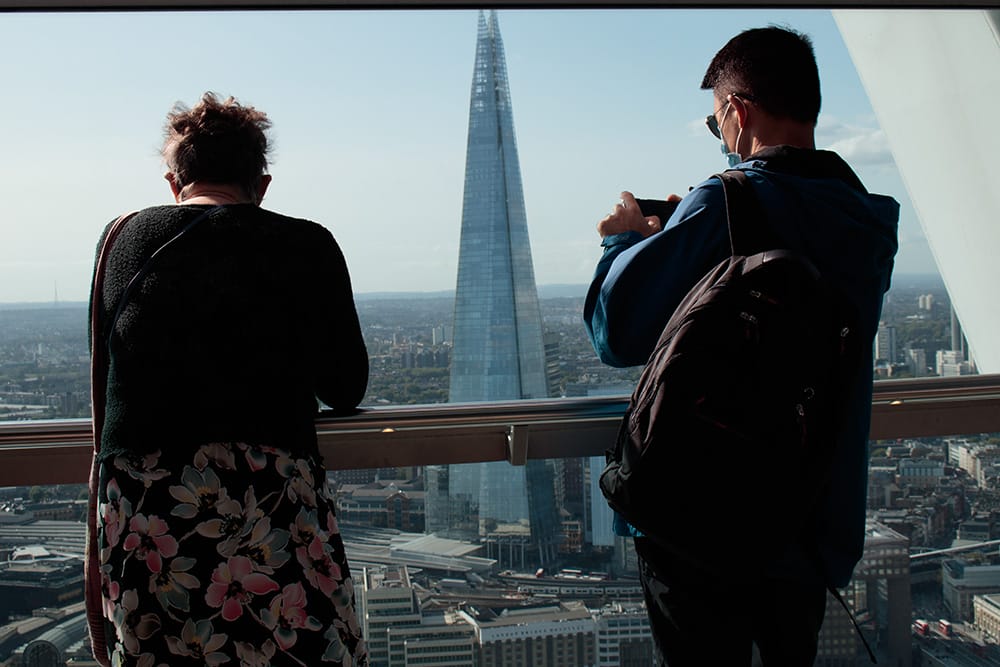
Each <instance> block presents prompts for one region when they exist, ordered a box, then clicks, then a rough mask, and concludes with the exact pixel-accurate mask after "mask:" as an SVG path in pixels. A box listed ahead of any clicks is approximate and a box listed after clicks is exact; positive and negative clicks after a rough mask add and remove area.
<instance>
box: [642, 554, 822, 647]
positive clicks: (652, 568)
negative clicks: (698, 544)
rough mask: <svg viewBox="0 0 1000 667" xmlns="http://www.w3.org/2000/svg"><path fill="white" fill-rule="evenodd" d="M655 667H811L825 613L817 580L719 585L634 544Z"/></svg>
mask: <svg viewBox="0 0 1000 667" xmlns="http://www.w3.org/2000/svg"><path fill="white" fill-rule="evenodd" d="M636 552H637V553H638V555H639V573H640V576H641V579H642V589H643V594H644V597H645V600H646V609H647V612H648V614H649V621H650V625H651V629H652V633H653V639H654V642H655V647H656V649H657V653H658V655H657V662H656V664H657V665H660V666H663V665H669V667H689V666H699V667H703V666H704V665H726V666H727V667H728V666H734V667H735V666H743V665H749V664H750V662H751V658H752V655H753V644H754V643H756V644H757V649H758V651H759V652H760V656H761V660H762V662H763V664H764V665H765V666H766V667H771V666H775V667H779V666H780V667H800V666H801V667H812V665H813V663H814V662H815V659H816V642H817V635H818V634H819V629H820V627H821V626H822V624H823V616H824V613H825V612H826V587H825V586H824V585H823V583H822V581H821V580H820V579H819V578H818V577H816V578H806V579H781V578H761V579H759V580H757V581H746V582H742V581H741V582H735V583H734V582H732V581H719V579H718V578H717V577H714V576H712V575H711V574H708V573H705V572H698V571H697V570H696V569H694V568H693V567H692V565H691V564H689V563H686V562H681V561H679V560H678V559H676V558H674V557H671V556H670V555H668V554H666V553H664V552H663V551H662V550H661V549H658V548H656V547H654V546H653V545H652V544H650V543H649V541H648V540H647V539H646V538H642V537H638V538H636Z"/></svg>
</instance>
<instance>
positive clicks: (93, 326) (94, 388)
mask: <svg viewBox="0 0 1000 667" xmlns="http://www.w3.org/2000/svg"><path fill="white" fill-rule="evenodd" d="M136 213H138V211H132V212H131V213H125V214H123V215H121V216H119V217H118V219H117V220H115V221H114V222H112V223H111V225H110V226H109V227H108V231H107V233H106V234H105V235H104V241H103V242H102V243H101V249H100V250H99V251H98V253H97V262H96V264H95V266H94V282H93V284H92V285H91V288H90V405H91V418H92V422H93V431H94V451H95V452H96V451H98V450H99V449H100V448H101V432H102V431H103V430H104V398H105V394H106V393H107V383H108V356H107V347H106V346H104V345H101V344H100V342H101V334H102V333H103V331H104V327H103V326H102V322H103V319H102V318H101V312H102V310H103V309H102V308H101V306H102V302H103V291H104V274H105V272H106V271H107V264H108V257H109V256H110V255H111V248H112V246H114V244H115V240H117V238H118V235H119V234H120V233H121V231H122V229H124V228H125V224H126V223H127V222H128V221H129V220H131V219H132V218H133V217H134V216H135V214H136Z"/></svg>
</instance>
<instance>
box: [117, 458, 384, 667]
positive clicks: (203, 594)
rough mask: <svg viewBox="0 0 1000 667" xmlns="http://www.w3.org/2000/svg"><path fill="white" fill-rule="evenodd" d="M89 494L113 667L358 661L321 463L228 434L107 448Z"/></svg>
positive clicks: (349, 588)
mask: <svg viewBox="0 0 1000 667" xmlns="http://www.w3.org/2000/svg"><path fill="white" fill-rule="evenodd" d="M169 458H177V457H175V456H174V457H169ZM98 498H99V505H98V526H97V529H98V535H97V539H98V545H99V548H100V558H101V579H102V588H103V599H104V617H105V619H106V628H107V631H106V634H107V637H108V650H109V652H110V653H111V656H110V657H111V662H112V665H115V666H117V665H136V666H138V667H155V666H158V665H170V666H171V667H176V666H181V665H209V666H215V665H223V664H225V665H227V666H232V667H236V666H237V665H238V666H239V667H244V666H246V667H265V666H267V665H274V666H278V665H296V666H299V665H309V666H313V665H331V666H333V667H337V666H343V667H347V666H351V667H358V666H362V667H363V666H365V665H367V664H368V657H367V649H366V646H365V642H364V639H363V638H362V637H361V628H360V626H359V624H358V618H357V616H356V614H355V611H354V586H353V582H352V581H351V577H350V572H349V570H348V567H347V558H346V556H345V554H344V545H343V542H342V540H341V538H340V532H339V530H338V528H337V519H336V517H335V515H334V504H333V499H332V497H331V495H330V492H329V489H328V487H327V484H326V473H325V470H324V468H323V466H322V465H321V464H320V463H319V462H318V461H317V460H315V459H313V458H312V457H308V456H307V457H304V458H296V457H293V456H291V455H290V454H289V453H288V452H286V451H283V450H281V449H275V448H269V447H252V446H248V445H245V444H229V443H216V444H211V445H205V446H202V447H201V448H200V449H199V450H198V451H197V452H195V453H194V454H193V455H192V456H187V457H184V458H182V459H181V460H168V457H167V456H164V455H161V454H160V453H159V452H157V453H155V454H150V455H147V456H138V455H137V456H135V457H117V458H114V459H110V460H107V461H105V462H104V463H103V465H102V466H101V470H100V487H99V493H98Z"/></svg>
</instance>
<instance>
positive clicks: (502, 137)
mask: <svg viewBox="0 0 1000 667" xmlns="http://www.w3.org/2000/svg"><path fill="white" fill-rule="evenodd" d="M547 395H548V388H547V384H546V377H545V349H544V345H543V342H542V319H541V314H540V312H539V308H538V291H537V288H536V286H535V273H534V268H533V265H532V260H531V245H530V243H529V241H528V223H527V217H526V215H525V208H524V193H523V189H522V186H521V168H520V165H519V162H518V155H517V141H516V139H515V136H514V115H513V111H512V109H511V101H510V89H509V86H508V83H507V65H506V62H505V57H504V50H503V41H502V39H501V37H500V28H499V24H498V22H497V17H496V13H495V12H489V14H488V15H487V14H485V13H483V12H480V14H479V34H478V39H477V43H476V63H475V68H474V71H473V77H472V92H471V102H470V106H469V137H468V146H467V153H466V165H465V196H464V200H463V204H462V237H461V243H460V250H459V260H458V284H457V288H456V292H455V334H454V348H453V350H452V362H451V384H450V389H449V400H450V401H451V402H470V401H497V400H517V399H523V398H544V397H546V396H547ZM441 475H444V476H445V477H446V478H447V481H445V480H444V479H442V478H441ZM428 476H429V477H434V479H436V480H437V482H438V483H436V484H431V485H430V488H429V490H428V495H429V498H428V515H429V516H428V529H429V530H433V529H438V530H442V531H443V532H445V533H447V534H451V535H454V536H457V537H466V538H478V537H485V538H486V539H487V540H490V539H495V540H500V541H503V542H504V543H507V544H509V543H511V541H519V542H520V543H521V544H524V545H530V547H529V548H528V552H529V553H531V554H537V555H538V557H537V559H535V558H532V561H536V560H537V562H539V563H544V562H546V561H547V560H548V559H549V558H550V557H551V555H552V554H553V553H554V551H553V543H551V540H553V539H554V536H555V534H556V533H557V530H556V529H557V526H558V523H557V520H556V507H555V495H554V491H553V483H552V478H553V470H552V465H551V463H549V462H542V461H530V462H528V463H527V465H525V466H511V465H509V464H508V463H506V462H495V463H480V464H471V465H466V466H452V467H451V468H450V470H447V471H445V470H435V471H433V474H429V475H428ZM456 506H457V507H461V508H464V510H463V511H461V512H456V511H455V510H456ZM435 515H436V516H435ZM445 516H447V517H448V518H447V519H445V518H444V517H445ZM491 536H492V537H491Z"/></svg>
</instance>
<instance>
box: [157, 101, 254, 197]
mask: <svg viewBox="0 0 1000 667" xmlns="http://www.w3.org/2000/svg"><path fill="white" fill-rule="evenodd" d="M270 127H271V121H270V120H269V119H268V117H267V114H265V113H264V112H263V111H258V110H257V109H254V108H253V107H251V106H243V105H242V104H240V103H239V102H237V101H236V99H235V98H233V97H229V98H227V99H226V100H225V101H219V97H218V95H216V94H215V93H212V92H208V93H205V94H204V95H202V97H201V100H200V101H199V102H198V103H197V104H195V105H194V107H191V108H188V107H187V106H185V105H184V104H182V103H180V102H178V103H177V104H176V105H174V108H173V109H172V110H171V111H170V113H168V114H167V124H166V127H165V128H164V142H163V149H162V154H163V160H164V162H166V165H167V168H168V169H169V170H170V171H171V172H173V174H174V179H175V182H176V183H177V185H178V187H184V186H185V185H189V184H191V183H194V182H196V181H204V182H209V183H227V184H236V185H239V186H240V187H242V188H243V189H244V190H246V192H247V194H248V195H249V196H250V197H251V198H256V196H257V188H258V187H259V184H260V177H261V175H262V174H264V173H265V172H266V171H267V154H268V151H269V150H270V146H269V141H268V138H267V135H266V133H265V132H266V130H268V129H269V128H270Z"/></svg>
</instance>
